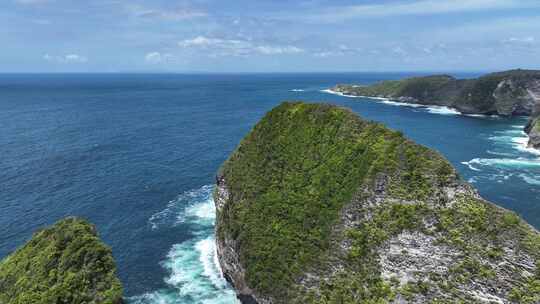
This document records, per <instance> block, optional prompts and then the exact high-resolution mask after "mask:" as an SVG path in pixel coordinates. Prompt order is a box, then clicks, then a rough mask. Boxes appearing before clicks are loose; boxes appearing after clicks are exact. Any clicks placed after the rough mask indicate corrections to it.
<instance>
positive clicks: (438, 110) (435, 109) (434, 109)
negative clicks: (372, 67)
mask: <svg viewBox="0 0 540 304" xmlns="http://www.w3.org/2000/svg"><path fill="white" fill-rule="evenodd" d="M321 92H323V93H328V94H334V95H339V96H343V97H350V98H367V99H372V100H375V101H377V102H380V103H383V104H387V105H391V106H400V107H409V108H419V109H423V110H426V111H427V112H428V113H432V114H439V115H460V114H461V113H460V112H459V111H457V110H455V109H452V108H450V107H445V106H435V105H429V106H428V105H423V104H417V103H408V102H400V101H395V100H391V99H388V98H383V97H370V96H356V95H347V94H343V93H341V92H336V91H334V90H332V89H325V90H321Z"/></svg>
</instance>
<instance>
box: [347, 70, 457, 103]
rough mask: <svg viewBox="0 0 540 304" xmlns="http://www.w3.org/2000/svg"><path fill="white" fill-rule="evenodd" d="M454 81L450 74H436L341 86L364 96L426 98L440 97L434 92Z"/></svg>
mask: <svg viewBox="0 0 540 304" xmlns="http://www.w3.org/2000/svg"><path fill="white" fill-rule="evenodd" d="M454 81H455V79H454V78H453V77H451V76H448V75H435V76H427V77H413V78H407V79H403V80H390V81H383V82H380V83H377V84H374V85H371V86H354V87H351V86H341V88H343V89H346V90H351V91H352V92H353V93H354V94H356V95H362V96H383V97H394V98H396V97H400V96H408V97H412V98H415V99H418V100H426V99H436V98H438V96H436V95H434V94H433V93H434V92H437V91H438V90H440V89H442V88H444V87H445V86H447V85H448V84H450V83H452V82H454ZM338 87H339V86H338Z"/></svg>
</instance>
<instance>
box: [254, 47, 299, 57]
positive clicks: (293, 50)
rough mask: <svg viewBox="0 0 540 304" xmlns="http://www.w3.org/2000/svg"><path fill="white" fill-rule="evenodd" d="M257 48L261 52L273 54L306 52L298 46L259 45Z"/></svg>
mask: <svg viewBox="0 0 540 304" xmlns="http://www.w3.org/2000/svg"><path fill="white" fill-rule="evenodd" d="M255 50H256V51H257V52H259V53H261V54H265V55H273V54H297V53H302V52H304V50H303V49H301V48H298V47H296V46H290V45H289V46H268V45H263V46H258V47H256V48H255Z"/></svg>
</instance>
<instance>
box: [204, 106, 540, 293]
mask: <svg viewBox="0 0 540 304" xmlns="http://www.w3.org/2000/svg"><path fill="white" fill-rule="evenodd" d="M214 198H215V202H216V209H217V223H216V224H217V225H216V238H217V248H218V257H219V261H220V264H221V266H222V269H223V272H224V275H225V277H226V279H227V280H228V281H229V282H230V283H231V284H232V286H233V287H234V288H235V290H236V291H237V294H238V297H239V299H240V300H241V301H242V302H243V303H260V304H263V303H264V304H269V303H458V302H460V303H531V304H532V303H539V302H540V234H539V233H538V232H537V231H536V230H535V229H533V228H532V227H530V226H529V225H528V224H527V223H525V222H524V221H523V220H521V219H520V218H519V217H518V216H517V215H515V214H514V213H512V212H510V211H508V210H505V209H502V208H500V207H498V206H496V205H494V204H492V203H490V202H487V201H485V200H483V199H482V198H481V197H480V196H479V195H478V194H477V192H476V191H475V189H473V188H472V187H471V186H470V185H469V184H467V183H465V182H463V181H462V180H461V179H460V178H459V176H458V174H457V173H456V171H455V169H454V168H453V167H452V166H451V165H450V164H449V163H448V161H447V160H446V159H444V158H443V157H442V156H441V155H440V154H438V153H437V152H434V151H432V150H430V149H428V148H425V147H423V146H420V145H418V144H415V143H414V142H411V141H410V140H408V139H406V138H404V137H403V135H402V134H401V133H399V132H395V131H392V130H390V129H388V128H386V127H384V126H382V125H380V124H377V123H373V122H368V121H365V120H362V119H361V118H359V117H358V116H356V115H355V114H354V113H352V112H351V111H349V110H346V109H343V108H339V107H335V106H331V105H324V104H304V103H283V104H282V105H280V106H278V107H276V108H275V109H273V110H272V111H270V112H269V113H268V114H267V115H266V116H265V117H264V118H263V119H262V120H261V121H260V122H259V123H258V124H257V125H256V126H255V127H254V128H253V130H252V131H251V132H250V133H249V134H248V135H247V136H246V137H245V138H244V139H243V140H242V142H241V143H240V145H239V146H238V148H237V149H236V150H235V151H234V152H233V154H232V155H231V156H230V158H229V159H228V160H227V161H226V162H225V163H224V164H223V166H222V168H221V169H220V171H219V172H218V177H217V188H216V191H215V193H214Z"/></svg>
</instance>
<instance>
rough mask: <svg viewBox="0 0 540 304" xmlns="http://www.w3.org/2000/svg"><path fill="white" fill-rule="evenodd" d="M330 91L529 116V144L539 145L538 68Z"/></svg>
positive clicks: (464, 110)
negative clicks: (470, 77) (477, 76)
mask: <svg viewBox="0 0 540 304" xmlns="http://www.w3.org/2000/svg"><path fill="white" fill-rule="evenodd" d="M331 91H333V92H336V93H339V94H343V95H347V96H362V97H376V98H387V99H390V100H396V101H400V102H405V103H414V104H421V105H438V106H447V107H451V108H454V109H456V110H457V111H459V112H461V113H464V114H483V115H501V116H511V115H526V116H531V119H530V121H529V123H528V124H527V127H526V128H525V132H526V133H527V134H529V138H530V140H529V146H530V147H533V148H540V125H539V124H537V122H538V117H540V108H539V107H540V71H537V70H511V71H505V72H498V73H491V74H487V75H484V76H482V77H479V78H475V79H456V78H454V77H452V76H449V75H434V76H426V77H413V78H407V79H402V80H390V81H383V82H380V83H376V84H373V85H351V84H340V85H337V86H335V87H334V88H332V89H331Z"/></svg>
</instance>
